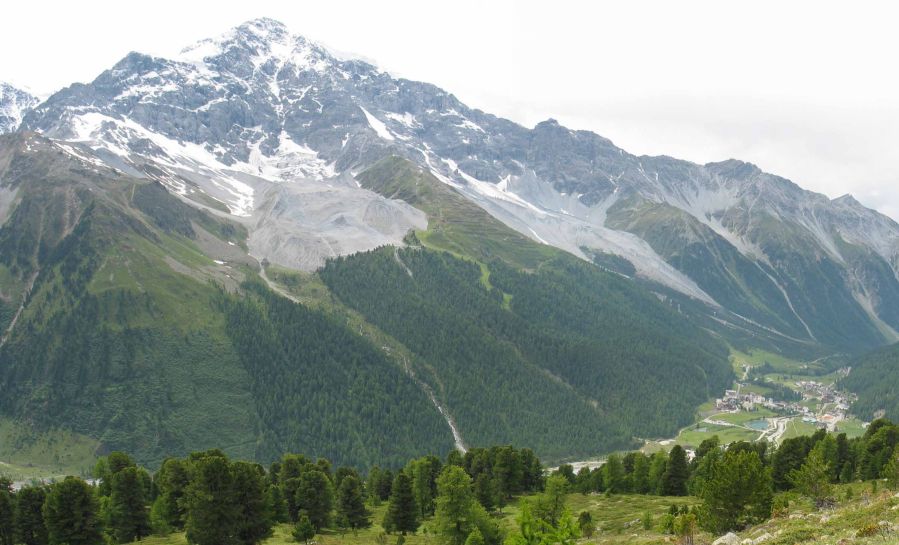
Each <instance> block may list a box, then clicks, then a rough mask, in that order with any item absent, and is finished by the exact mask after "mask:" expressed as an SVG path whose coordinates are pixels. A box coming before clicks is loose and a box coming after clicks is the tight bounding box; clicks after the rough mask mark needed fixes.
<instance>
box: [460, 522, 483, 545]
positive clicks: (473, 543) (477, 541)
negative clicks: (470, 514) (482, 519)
mask: <svg viewBox="0 0 899 545" xmlns="http://www.w3.org/2000/svg"><path fill="white" fill-rule="evenodd" d="M465 545H484V536H483V535H482V534H481V531H480V530H479V529H478V527H477V526H475V528H474V530H472V531H471V532H470V533H469V534H468V537H467V538H466V539H465Z"/></svg>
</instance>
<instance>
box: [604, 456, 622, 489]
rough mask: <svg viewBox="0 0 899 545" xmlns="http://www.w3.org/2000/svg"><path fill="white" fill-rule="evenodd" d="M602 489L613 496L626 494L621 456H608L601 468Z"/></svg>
mask: <svg viewBox="0 0 899 545" xmlns="http://www.w3.org/2000/svg"><path fill="white" fill-rule="evenodd" d="M602 470H603V471H602V477H603V487H604V488H605V489H606V490H607V491H609V492H613V493H615V494H619V493H621V492H626V484H627V483H626V477H627V476H626V475H625V473H624V463H623V462H622V461H621V456H618V455H617V454H610V455H609V457H608V458H607V459H606V463H605V464H603V466H602Z"/></svg>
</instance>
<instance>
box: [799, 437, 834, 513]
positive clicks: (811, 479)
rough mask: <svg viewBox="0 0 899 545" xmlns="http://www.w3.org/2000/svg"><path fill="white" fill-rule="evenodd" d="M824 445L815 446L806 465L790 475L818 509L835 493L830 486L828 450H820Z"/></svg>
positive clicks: (802, 492) (800, 490) (801, 491)
mask: <svg viewBox="0 0 899 545" xmlns="http://www.w3.org/2000/svg"><path fill="white" fill-rule="evenodd" d="M822 445H824V443H823V442H821V443H818V445H815V448H813V449H812V451H811V452H810V453H809V455H808V457H807V458H806V460H805V463H804V464H802V466H801V467H800V468H799V469H794V470H793V471H791V472H790V475H789V477H790V482H791V483H793V486H795V487H796V489H797V490H798V491H799V492H800V493H801V494H803V495H804V496H807V497H808V498H810V499H811V500H812V501H814V502H815V505H816V506H817V507H821V505H822V504H823V503H824V502H825V500H827V499H828V498H830V496H831V495H832V493H833V487H832V486H831V485H830V478H831V471H830V464H828V463H827V460H826V459H825V456H826V449H824V448H819V447H821V446H822Z"/></svg>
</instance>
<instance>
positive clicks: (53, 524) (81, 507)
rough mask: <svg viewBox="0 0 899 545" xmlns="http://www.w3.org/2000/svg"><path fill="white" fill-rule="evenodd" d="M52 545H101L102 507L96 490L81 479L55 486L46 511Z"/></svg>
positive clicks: (71, 478)
mask: <svg viewBox="0 0 899 545" xmlns="http://www.w3.org/2000/svg"><path fill="white" fill-rule="evenodd" d="M43 514H44V523H45V524H46V526H47V543H49V545H100V544H102V543H103V535H102V533H101V529H100V519H99V506H98V502H97V498H96V496H95V495H94V491H93V489H91V487H90V486H89V485H88V484H87V483H86V482H84V481H83V480H82V479H79V478H77V477H66V478H65V479H64V480H63V481H62V482H59V483H56V484H54V485H53V486H52V487H51V488H50V492H49V493H48V494H47V499H46V501H45V502H44V507H43Z"/></svg>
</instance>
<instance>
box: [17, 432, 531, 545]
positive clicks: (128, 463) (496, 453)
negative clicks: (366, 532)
mask: <svg viewBox="0 0 899 545" xmlns="http://www.w3.org/2000/svg"><path fill="white" fill-rule="evenodd" d="M94 477H95V479H94V480H92V481H91V482H88V481H85V480H83V479H81V478H78V477H66V478H65V479H64V480H62V481H59V482H55V483H52V484H49V485H43V484H34V485H32V486H26V487H24V488H22V489H20V490H15V491H14V490H13V488H12V483H11V482H10V481H8V480H3V481H0V545H17V544H22V545H100V544H103V543H112V544H121V543H130V542H132V541H136V540H140V539H142V538H144V537H147V536H149V535H151V534H158V535H166V534H169V533H171V532H184V533H185V536H186V538H187V540H188V542H189V543H192V544H196V545H253V544H256V543H259V542H260V541H262V540H263V539H264V538H266V537H268V536H270V535H271V534H272V528H273V527H274V525H276V524H282V523H289V524H291V525H292V526H293V532H292V533H293V536H294V538H295V539H296V540H297V541H304V542H305V541H308V540H309V539H311V538H312V537H313V536H314V535H315V534H317V533H319V532H321V531H322V530H324V529H339V530H341V531H353V532H355V531H357V530H359V529H361V528H365V527H368V526H371V525H372V524H373V523H379V524H381V525H382V526H383V528H384V530H385V531H386V532H388V533H397V534H401V535H405V534H407V533H409V532H415V531H416V530H417V529H418V528H419V526H420V524H421V523H422V521H423V520H424V519H426V518H433V520H434V521H435V526H436V527H438V528H441V533H443V534H444V535H446V536H450V537H451V538H452V540H453V541H454V542H458V543H457V545H462V544H463V542H464V541H465V540H467V539H468V537H469V534H471V533H472V532H473V531H474V530H477V533H478V535H479V536H480V539H482V541H481V544H482V545H498V544H499V543H500V541H501V539H502V535H501V532H500V530H499V528H498V527H497V526H496V524H495V523H494V522H493V521H492V520H491V519H490V517H489V516H488V512H489V511H491V510H493V509H494V508H497V507H499V506H501V505H503V504H504V503H505V502H506V501H507V500H509V499H511V498H512V497H513V496H514V495H519V494H531V493H534V492H537V491H539V490H541V489H542V488H543V484H544V479H543V467H542V465H541V464H540V460H539V459H538V458H537V457H536V456H535V455H534V453H533V452H532V451H531V450H529V449H516V448H513V447H511V446H500V447H491V448H489V449H488V448H476V449H472V450H470V451H468V452H466V453H465V454H464V455H463V454H462V453H460V452H458V451H455V450H454V451H451V452H450V454H449V455H448V456H447V457H446V459H444V460H441V459H440V458H438V457H436V456H425V457H421V458H416V459H413V460H410V461H409V462H408V463H407V464H406V465H405V466H404V467H402V468H398V469H395V470H392V469H382V468H380V467H378V466H374V467H372V468H371V469H370V470H369V471H368V473H367V475H366V476H363V475H361V474H360V473H359V472H358V471H357V470H356V469H354V468H350V467H346V466H341V467H338V468H337V469H336V470H335V469H333V468H332V465H331V462H330V461H329V460H327V459H324V458H318V459H316V460H313V459H311V458H309V457H307V456H304V455H301V454H285V455H284V456H282V457H281V458H280V459H279V460H278V461H276V462H274V463H272V464H271V465H270V466H269V467H268V468H265V467H263V466H262V465H260V464H257V463H253V462H246V461H236V460H230V459H229V458H228V457H227V456H226V455H225V454H224V453H223V452H222V451H220V450H217V449H214V450H208V451H203V452H194V453H192V454H190V455H189V456H187V457H186V458H169V459H167V460H166V461H165V462H164V463H163V464H162V466H161V467H160V469H159V470H158V471H156V472H155V473H154V474H152V475H151V474H150V473H149V472H148V471H147V470H146V469H144V468H141V467H139V466H138V465H137V464H136V463H135V462H134V460H133V459H132V458H131V457H130V456H129V455H127V454H125V453H121V452H113V453H111V454H109V455H108V456H105V457H103V458H101V459H100V460H99V461H98V462H97V464H96V466H95V468H94ZM382 502H387V503H388V506H387V509H386V514H385V516H384V518H383V520H380V521H373V520H372V511H371V509H370V507H371V506H373V505H378V504H380V503H382Z"/></svg>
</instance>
